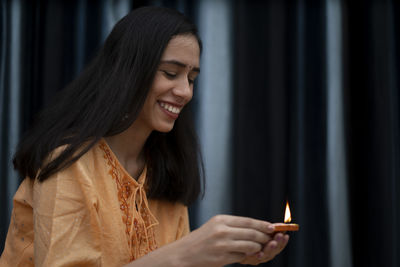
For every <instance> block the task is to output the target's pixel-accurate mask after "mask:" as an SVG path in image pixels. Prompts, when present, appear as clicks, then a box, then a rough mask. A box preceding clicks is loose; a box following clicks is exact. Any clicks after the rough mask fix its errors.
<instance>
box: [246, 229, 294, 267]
mask: <svg viewBox="0 0 400 267" xmlns="http://www.w3.org/2000/svg"><path fill="white" fill-rule="evenodd" d="M288 241H289V235H287V234H283V233H276V234H275V235H274V238H273V239H272V240H270V241H269V242H268V243H266V244H265V245H264V247H263V249H262V250H261V251H260V252H257V253H256V254H254V255H250V256H247V257H246V258H245V259H244V260H243V261H241V262H240V263H241V264H251V265H257V264H260V263H263V262H267V261H270V260H272V259H273V258H275V256H276V255H278V254H279V253H281V251H282V250H283V249H284V248H285V247H286V245H287V243H288Z"/></svg>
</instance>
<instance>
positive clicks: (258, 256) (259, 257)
mask: <svg viewBox="0 0 400 267" xmlns="http://www.w3.org/2000/svg"><path fill="white" fill-rule="evenodd" d="M263 256H264V252H262V251H260V252H258V253H257V258H258V259H261V258H262V257H263Z"/></svg>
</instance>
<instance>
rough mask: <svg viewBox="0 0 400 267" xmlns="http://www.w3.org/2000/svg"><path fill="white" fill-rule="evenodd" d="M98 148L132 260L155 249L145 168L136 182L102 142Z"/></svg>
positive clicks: (152, 216) (154, 220) (152, 218)
mask: <svg viewBox="0 0 400 267" xmlns="http://www.w3.org/2000/svg"><path fill="white" fill-rule="evenodd" d="M99 147H100V149H101V150H102V151H103V157H104V159H105V160H106V162H107V165H108V166H109V171H108V174H109V175H110V176H111V177H112V179H113V180H114V181H115V183H116V187H117V192H118V201H119V204H120V210H121V214H122V222H123V223H124V225H125V233H126V235H127V241H128V246H129V248H130V251H131V260H135V259H137V258H139V257H142V256H144V255H145V254H147V253H149V252H150V251H153V250H155V249H156V248H157V243H156V239H155V234H154V226H156V225H157V224H158V221H157V219H156V218H155V217H154V215H153V214H152V213H151V212H150V209H149V206H148V202H147V197H146V191H145V183H146V167H145V168H144V170H143V172H142V174H141V175H140V176H139V178H138V180H137V181H136V180H135V179H134V178H132V177H131V176H130V175H129V173H128V172H127V171H126V170H125V169H124V168H123V167H122V166H121V164H120V163H119V161H118V159H117V157H116V156H115V155H114V153H113V152H112V150H111V149H110V147H109V146H108V145H107V143H106V142H105V140H101V141H100V142H99Z"/></svg>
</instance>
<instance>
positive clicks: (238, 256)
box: [226, 252, 246, 264]
mask: <svg viewBox="0 0 400 267" xmlns="http://www.w3.org/2000/svg"><path fill="white" fill-rule="evenodd" d="M245 258H246V254H244V253H240V252H230V253H228V254H227V258H226V261H227V262H226V264H231V263H236V262H241V261H243V260H244V259H245Z"/></svg>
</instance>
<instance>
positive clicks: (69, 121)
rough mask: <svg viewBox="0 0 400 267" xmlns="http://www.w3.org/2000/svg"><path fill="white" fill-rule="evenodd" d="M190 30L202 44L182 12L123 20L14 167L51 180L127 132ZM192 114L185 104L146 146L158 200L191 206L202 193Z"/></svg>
mask: <svg viewBox="0 0 400 267" xmlns="http://www.w3.org/2000/svg"><path fill="white" fill-rule="evenodd" d="M182 34H191V35H193V36H195V37H196V38H197V40H198V43H199V46H200V50H201V47H202V46H201V40H200V38H199V36H198V32H197V27H196V26H195V25H194V24H193V23H191V22H190V21H189V20H188V19H187V18H186V17H185V16H184V15H183V14H181V13H179V12H178V11H176V10H172V9H167V8H162V7H143V8H139V9H136V10H134V11H132V12H131V13H129V14H128V15H126V16H125V17H124V18H122V19H121V20H120V21H119V22H118V23H117V24H116V25H115V26H114V28H113V30H112V32H111V33H110V35H109V36H108V38H107V39H106V41H105V43H104V46H103V47H102V49H101V50H100V51H99V53H98V55H97V56H96V57H95V58H94V59H93V60H92V61H91V63H90V64H89V65H88V66H87V67H86V68H85V69H84V70H83V72H82V73H81V74H80V75H79V76H78V78H77V79H75V80H74V81H73V82H72V83H71V84H69V85H68V86H67V87H66V88H65V89H64V90H62V91H61V94H60V95H59V97H58V98H57V99H56V100H55V101H54V103H53V104H52V105H51V106H49V107H48V108H46V109H45V110H43V111H42V112H41V113H40V115H39V117H38V120H37V121H36V123H35V125H34V127H33V128H32V129H31V130H30V131H29V132H28V133H27V134H26V135H25V137H24V138H23V139H22V141H21V142H20V143H19V146H18V149H17V152H16V154H15V155H14V159H13V163H14V168H15V169H17V170H18V171H19V172H20V174H21V175H22V176H23V177H30V178H32V179H35V178H36V179H38V180H39V181H44V180H46V179H47V178H49V177H50V176H51V175H52V174H54V173H56V172H58V171H60V170H62V169H64V168H66V167H68V166H70V165H71V164H72V163H74V162H75V161H76V160H78V159H79V158H80V157H81V156H82V155H83V154H85V153H86V152H87V151H88V150H90V149H91V148H92V147H93V146H94V145H95V144H96V143H97V142H99V140H100V139H101V138H102V137H106V136H112V135H115V134H118V133H121V132H122V131H124V130H126V129H127V128H128V127H129V126H130V125H131V124H132V123H133V122H134V121H135V119H136V118H137V116H138V114H139V112H140V110H141V109H142V107H143V104H144V101H145V99H146V96H147V94H148V91H149V88H150V87H151V84H152V81H153V79H154V76H155V73H156V71H157V68H158V65H159V62H160V60H161V56H162V53H163V51H164V49H165V48H166V46H167V44H168V42H169V41H170V40H171V38H173V37H174V36H177V35H182ZM189 113H190V109H189V108H185V109H184V110H183V111H182V112H181V114H180V116H179V118H178V119H177V120H176V122H175V126H174V128H173V130H172V131H170V132H169V133H159V132H153V133H151V134H150V136H149V138H148V140H147V142H146V144H145V147H144V152H145V155H146V164H147V167H148V170H149V172H148V178H149V191H148V195H149V197H151V198H163V199H167V200H170V201H179V202H182V203H184V204H186V205H188V204H190V203H192V202H193V201H194V200H195V199H196V198H197V197H198V195H199V194H200V193H201V191H202V179H203V173H204V172H203V163H202V160H201V156H200V150H199V145H198V142H197V138H196V134H195V132H194V129H193V124H192V120H191V116H190V114H189ZM63 145H66V146H65V149H64V150H63V151H62V152H61V153H60V154H59V155H57V156H55V157H54V158H53V159H52V160H51V161H49V162H47V158H48V157H49V155H50V154H51V152H52V151H54V149H56V148H57V147H60V146H63Z"/></svg>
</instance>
